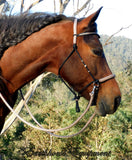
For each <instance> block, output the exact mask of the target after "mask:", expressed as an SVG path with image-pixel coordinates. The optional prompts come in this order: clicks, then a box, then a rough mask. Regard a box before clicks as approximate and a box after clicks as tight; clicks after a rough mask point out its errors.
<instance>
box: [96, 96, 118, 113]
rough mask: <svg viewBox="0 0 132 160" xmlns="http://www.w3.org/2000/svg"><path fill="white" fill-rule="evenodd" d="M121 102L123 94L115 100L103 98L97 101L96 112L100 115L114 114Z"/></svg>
mask: <svg viewBox="0 0 132 160" xmlns="http://www.w3.org/2000/svg"><path fill="white" fill-rule="evenodd" d="M120 102H121V96H117V97H115V98H114V100H113V101H112V102H111V101H108V100H106V98H101V100H100V101H99V102H98V103H97V107H96V113H97V114H98V115H100V116H106V114H113V113H114V112H115V111H116V110H117V108H118V106H119V105H120Z"/></svg>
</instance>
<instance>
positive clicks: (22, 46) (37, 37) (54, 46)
mask: <svg viewBox="0 0 132 160" xmlns="http://www.w3.org/2000/svg"><path fill="white" fill-rule="evenodd" d="M62 47H63V48H62ZM64 48H66V47H65V46H64V45H61V39H59V38H56V39H54V40H53V39H51V38H50V35H49V34H48V33H47V31H46V29H42V30H41V31H39V32H36V33H34V34H32V35H31V36H29V37H28V38H27V39H26V40H24V41H23V42H21V43H19V44H17V45H16V46H13V47H10V48H9V49H8V50H7V51H6V52H5V53H4V56H3V57H2V59H1V61H0V67H1V70H2V76H3V77H4V78H5V79H6V80H7V81H8V82H7V81H6V82H5V83H6V86H7V88H8V90H9V92H10V93H11V94H12V93H14V92H15V91H16V90H18V89H19V88H21V87H22V86H23V85H25V84H26V83H28V82H29V81H31V80H33V79H34V78H36V77H37V76H38V75H40V74H41V73H43V72H45V71H50V72H53V73H55V74H58V68H59V65H60V63H61V62H60V55H61V56H62V54H63V53H64Z"/></svg>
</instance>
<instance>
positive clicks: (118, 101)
mask: <svg viewBox="0 0 132 160" xmlns="http://www.w3.org/2000/svg"><path fill="white" fill-rule="evenodd" d="M120 102H121V97H120V96H118V97H116V98H115V101H114V108H115V110H117V108H118V106H119V105H120Z"/></svg>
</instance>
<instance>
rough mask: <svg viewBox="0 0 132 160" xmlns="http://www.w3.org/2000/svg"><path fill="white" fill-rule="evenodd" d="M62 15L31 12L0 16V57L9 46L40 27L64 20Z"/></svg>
mask: <svg viewBox="0 0 132 160" xmlns="http://www.w3.org/2000/svg"><path fill="white" fill-rule="evenodd" d="M65 19H67V17H65V16H64V15H57V14H47V13H32V14H25V13H24V14H21V15H17V16H6V15H4V16H1V17H0V58H1V57H2V56H3V54H4V51H5V50H6V49H8V48H9V47H11V46H13V45H16V44H18V43H20V42H22V41H23V40H25V39H26V38H27V37H28V36H30V35H31V34H32V33H34V32H37V31H39V30H41V29H42V28H44V27H46V26H48V25H50V24H53V23H57V22H59V21H61V20H65Z"/></svg>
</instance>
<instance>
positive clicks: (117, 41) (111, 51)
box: [101, 35, 132, 73]
mask: <svg viewBox="0 0 132 160" xmlns="http://www.w3.org/2000/svg"><path fill="white" fill-rule="evenodd" d="M108 38H109V36H107V35H102V36H101V42H102V44H103V45H104V44H105V42H106V41H107V39H108ZM104 52H105V55H106V58H107V61H108V63H109V66H110V68H111V70H112V71H113V72H114V73H117V72H120V71H123V70H124V69H125V68H126V66H127V63H128V61H131V62H132V39H127V38H125V37H113V38H112V39H111V40H110V41H109V44H108V45H104Z"/></svg>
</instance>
